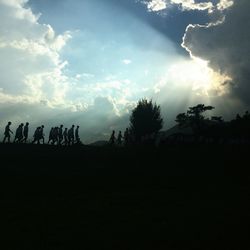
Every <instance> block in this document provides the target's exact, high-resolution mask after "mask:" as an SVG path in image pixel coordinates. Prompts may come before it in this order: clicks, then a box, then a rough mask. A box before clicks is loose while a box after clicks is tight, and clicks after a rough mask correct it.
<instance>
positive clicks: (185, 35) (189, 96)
mask: <svg viewBox="0 0 250 250" xmlns="http://www.w3.org/2000/svg"><path fill="white" fill-rule="evenodd" d="M249 7H250V1H249V0H237V1H236V0H210V1H209V0H206V1H205V0H204V1H203V0H196V1H195V0H0V15H1V22H0V58H1V61H0V132H1V134H2V133H3V129H4V126H5V125H6V122H7V121H9V120H10V121H12V122H13V125H12V128H13V130H15V128H16V126H17V125H18V124H19V123H20V122H26V121H29V122H30V124H31V133H32V131H33V129H34V128H35V127H36V126H38V125H41V124H44V125H45V128H46V129H45V132H46V133H48V130H49V128H50V126H55V125H59V124H61V123H62V124H64V125H65V126H66V127H69V126H71V124H76V125H77V124H79V125H80V129H81V138H82V141H83V142H84V143H89V142H91V141H95V140H99V139H104V138H107V137H108V136H109V134H110V132H111V130H112V129H116V130H120V129H121V130H123V129H124V128H125V127H126V126H128V123H129V120H128V117H129V113H130V111H131V109H132V108H133V107H134V105H135V104H136V102H137V101H138V100H139V99H140V98H144V97H145V98H152V99H153V101H155V102H157V103H158V104H160V105H161V108H162V114H163V116H164V121H165V125H164V128H165V129H166V128H168V127H171V126H172V125H174V119H175V116H176V114H178V113H179V112H184V111H185V110H186V109H187V107H189V106H191V105H196V104H198V103H201V102H202V103H204V104H207V105H208V104H212V105H214V106H215V107H216V109H215V111H214V112H215V115H223V116H224V117H225V118H226V119H230V118H232V117H233V116H235V113H236V112H239V113H240V112H244V111H245V110H246V109H248V108H249V104H250V98H249V96H250V86H249V79H250V68H249V65H250V49H249V36H250V33H249V30H250V15H249V13H248V10H249V9H250V8H249Z"/></svg>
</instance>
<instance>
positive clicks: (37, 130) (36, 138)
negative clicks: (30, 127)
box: [32, 127, 41, 144]
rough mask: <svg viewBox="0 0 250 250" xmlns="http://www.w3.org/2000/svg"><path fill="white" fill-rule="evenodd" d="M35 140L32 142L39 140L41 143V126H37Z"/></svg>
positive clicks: (38, 142)
mask: <svg viewBox="0 0 250 250" xmlns="http://www.w3.org/2000/svg"><path fill="white" fill-rule="evenodd" d="M33 137H34V140H33V141H32V144H34V143H35V142H37V144H40V139H41V127H37V128H36V130H35V132H34V135H33Z"/></svg>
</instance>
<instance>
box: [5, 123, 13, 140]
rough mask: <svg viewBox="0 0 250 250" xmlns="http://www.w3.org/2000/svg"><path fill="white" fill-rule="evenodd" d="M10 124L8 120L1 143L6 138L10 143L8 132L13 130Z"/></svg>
mask: <svg viewBox="0 0 250 250" xmlns="http://www.w3.org/2000/svg"><path fill="white" fill-rule="evenodd" d="M10 125H11V122H8V124H7V125H6V127H5V130H4V139H3V143H5V140H6V139H7V140H8V143H10V133H11V134H13V132H12V131H11V129H10Z"/></svg>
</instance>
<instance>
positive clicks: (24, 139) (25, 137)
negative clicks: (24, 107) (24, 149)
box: [22, 122, 29, 143]
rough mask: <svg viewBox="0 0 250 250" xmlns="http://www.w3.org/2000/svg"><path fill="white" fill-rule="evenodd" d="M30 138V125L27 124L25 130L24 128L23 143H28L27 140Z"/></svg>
mask: <svg viewBox="0 0 250 250" xmlns="http://www.w3.org/2000/svg"><path fill="white" fill-rule="evenodd" d="M28 136H29V123H28V122H26V124H25V126H24V128H23V137H24V138H23V140H22V141H23V142H25V143H26V142H27V139H28Z"/></svg>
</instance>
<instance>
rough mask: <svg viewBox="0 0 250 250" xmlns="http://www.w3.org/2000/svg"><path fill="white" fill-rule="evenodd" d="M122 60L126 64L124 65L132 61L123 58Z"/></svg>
mask: <svg viewBox="0 0 250 250" xmlns="http://www.w3.org/2000/svg"><path fill="white" fill-rule="evenodd" d="M122 62H123V63H124V64H126V65H128V64H131V63H132V61H131V60H129V59H124V60H122Z"/></svg>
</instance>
